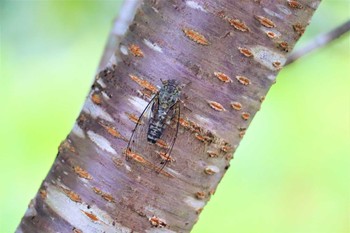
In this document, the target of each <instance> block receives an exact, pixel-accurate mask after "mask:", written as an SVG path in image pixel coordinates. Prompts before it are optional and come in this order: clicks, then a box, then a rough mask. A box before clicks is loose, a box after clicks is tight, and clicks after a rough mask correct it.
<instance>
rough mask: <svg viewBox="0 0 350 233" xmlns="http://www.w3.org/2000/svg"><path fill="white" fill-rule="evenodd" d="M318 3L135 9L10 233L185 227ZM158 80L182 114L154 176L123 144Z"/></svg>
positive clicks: (147, 162)
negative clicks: (176, 98) (177, 90)
mask: <svg viewBox="0 0 350 233" xmlns="http://www.w3.org/2000/svg"><path fill="white" fill-rule="evenodd" d="M319 2H320V1H319V0H300V1H294V0H288V1H286V0H254V1H253V0H249V1H247V0H235V1H233V0H217V1H204V0H196V1H189V0H188V1H182V0H171V1H158V0H145V1H144V2H143V3H141V4H140V6H139V8H138V10H137V13H136V16H135V18H134V20H133V22H132V23H131V25H130V27H129V29H128V31H127V33H126V34H125V37H124V38H123V39H122V40H121V42H120V45H119V46H118V47H117V49H116V51H114V55H113V56H112V58H111V59H110V60H109V63H108V65H107V66H106V67H105V68H104V69H101V71H100V72H99V74H98V75H97V76H96V79H95V81H94V83H93V85H92V88H91V91H90V93H89V95H88V97H87V99H86V101H85V104H84V106H83V109H82V111H81V113H80V115H79V117H78V118H77V121H76V124H75V126H74V127H73V129H72V131H71V132H70V133H69V135H68V136H67V138H66V139H65V140H64V141H63V142H62V144H61V145H60V147H59V151H58V154H57V158H56V160H55V162H54V164H53V166H52V168H51V170H50V171H49V173H48V175H47V177H46V178H45V180H44V181H43V183H42V185H41V187H40V189H39V191H38V193H37V195H36V197H35V198H34V199H33V200H32V201H31V202H30V204H29V208H28V210H27V212H26V213H25V215H24V217H23V219H22V221H21V223H20V225H19V226H18V229H17V232H37V233H40V232H45V233H47V232H75V233H78V232H84V233H86V232H190V231H191V229H192V227H193V225H194V224H195V223H196V222H197V220H198V217H199V214H200V213H201V211H202V209H203V207H204V206H205V204H206V203H207V202H208V201H209V200H210V197H211V195H213V194H214V193H215V190H216V188H217V185H218V183H219V182H220V180H221V179H222V177H223V175H224V174H225V172H226V171H227V169H228V168H229V164H230V160H231V159H232V158H233V153H234V151H235V149H236V148H237V146H238V145H239V142H240V141H241V139H242V138H243V136H244V134H245V131H246V130H247V128H248V125H249V123H250V122H251V120H252V118H253V117H254V115H255V114H256V112H257V111H258V110H259V109H260V105H261V103H262V102H263V100H264V98H265V95H266V93H267V91H268V90H269V88H270V87H271V85H272V84H273V83H274V82H275V77H276V75H277V73H278V71H279V70H280V69H281V68H282V67H283V65H284V63H285V61H286V59H287V56H288V54H289V52H290V51H291V49H292V48H293V46H294V44H295V43H296V41H297V40H298V39H299V37H300V36H301V35H302V34H303V32H304V30H305V27H306V26H307V24H308V22H309V20H310V18H311V16H312V14H313V13H314V11H315V9H316V8H317V6H318V4H319ZM169 79H175V80H177V82H178V83H180V85H181V87H182V89H181V96H180V99H181V102H180V103H179V104H180V106H181V114H180V118H176V119H172V120H173V121H175V123H176V124H179V128H178V130H177V131H176V133H177V138H176V141H175V145H174V148H173V150H172V152H171V154H170V157H171V158H170V157H169V158H168V159H169V162H168V163H167V165H166V166H164V168H163V169H162V170H160V169H157V168H158V164H156V163H155V162H154V161H153V160H152V159H151V158H149V157H146V156H143V153H134V152H133V151H130V150H127V145H128V141H129V138H130V136H131V134H132V131H133V129H134V128H135V125H136V124H139V127H146V126H144V125H142V124H143V122H140V121H138V118H139V116H140V115H141V113H142V111H143V109H144V108H145V107H146V106H147V103H148V102H149V101H150V100H151V98H152V96H154V95H157V92H158V91H159V89H160V87H161V86H162V81H161V80H169ZM87 81H88V80H87ZM169 127H170V126H169ZM141 136H142V135H141ZM144 137H145V138H146V137H147V135H146V134H145V135H144ZM135 143H139V144H138V146H139V147H140V148H141V151H142V150H143V152H145V153H149V151H147V150H149V145H147V143H144V145H143V144H142V143H140V142H138V141H136V142H135ZM164 143H166V142H159V143H158V142H157V145H158V146H159V147H160V148H161V147H166V146H167V145H164ZM167 156H168V155H167ZM233 195H234V194H233Z"/></svg>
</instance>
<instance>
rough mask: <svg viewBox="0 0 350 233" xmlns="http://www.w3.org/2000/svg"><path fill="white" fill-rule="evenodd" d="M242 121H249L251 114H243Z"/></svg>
mask: <svg viewBox="0 0 350 233" xmlns="http://www.w3.org/2000/svg"><path fill="white" fill-rule="evenodd" d="M241 116H242V119H243V120H245V121H246V120H248V119H249V118H250V113H248V112H242V115H241Z"/></svg>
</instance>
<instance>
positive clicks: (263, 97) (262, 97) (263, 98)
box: [259, 95, 265, 103]
mask: <svg viewBox="0 0 350 233" xmlns="http://www.w3.org/2000/svg"><path fill="white" fill-rule="evenodd" d="M259 100H260V102H261V103H262V102H264V100H265V96H264V95H263V96H261V97H260V99H259Z"/></svg>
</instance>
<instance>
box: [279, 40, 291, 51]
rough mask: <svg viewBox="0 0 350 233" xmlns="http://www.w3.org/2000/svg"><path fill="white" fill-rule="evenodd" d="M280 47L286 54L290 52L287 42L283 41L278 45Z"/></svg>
mask: <svg viewBox="0 0 350 233" xmlns="http://www.w3.org/2000/svg"><path fill="white" fill-rule="evenodd" d="M278 47H279V48H280V49H282V50H283V51H284V52H289V45H288V43H287V42H285V41H282V42H280V43H279V44H278Z"/></svg>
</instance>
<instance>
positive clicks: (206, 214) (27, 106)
mask: <svg viewBox="0 0 350 233" xmlns="http://www.w3.org/2000/svg"><path fill="white" fill-rule="evenodd" d="M121 3H122V2H121V1H120V0H119V1H106V0H99V1H97V0H95V1H92V0H89V1H82V0H74V1H66V0H54V1H45V0H41V1H39V0H38V1H34V0H27V1H25V0H23V1H19V0H12V1H11V0H5V1H4V0H1V1H0V36H1V37H0V49H1V60H0V68H1V70H0V100H1V106H2V107H1V110H0V233H8V232H14V230H15V228H16V226H17V224H18V223H19V221H20V219H21V217H22V216H23V214H24V212H25V210H26V208H27V205H28V203H29V201H30V199H31V198H32V197H33V196H34V195H35V193H36V192H37V189H38V187H39V185H40V183H41V181H42V180H43V179H44V177H45V176H46V174H47V172H48V171H49V169H50V166H51V164H52V163H53V161H54V159H55V156H56V153H57V147H58V145H59V143H60V142H61V141H62V140H63V139H64V138H65V136H66V135H67V133H68V132H69V131H70V129H71V127H72V125H73V123H74V121H75V118H76V117H77V116H78V113H79V112H80V109H81V106H82V104H83V101H84V98H85V96H86V95H87V93H88V90H89V87H90V84H91V81H92V79H93V76H94V74H95V71H96V68H97V65H98V63H99V59H100V57H101V54H102V51H103V48H104V45H105V42H106V40H107V36H108V33H109V30H110V26H111V23H112V20H113V18H114V17H115V16H116V15H117V12H118V9H119V8H120V5H121ZM349 18H350V1H347V0H340V1H332V0H324V1H323V2H322V3H321V6H320V8H319V10H318V11H317V12H316V14H315V16H314V18H313V20H312V22H311V24H310V26H309V27H308V29H307V32H306V33H305V35H304V37H303V38H302V40H301V41H300V42H299V43H298V47H302V46H303V44H305V43H307V42H308V41H310V40H312V38H314V37H315V35H318V34H320V33H322V32H326V31H328V30H330V29H332V28H334V27H335V26H337V25H339V24H341V23H343V22H345V21H346V20H348V19H349ZM349 155H350V38H349V35H346V36H343V37H342V38H341V39H338V40H337V41H335V42H333V43H331V44H329V45H327V46H326V47H325V48H322V49H320V50H318V51H316V52H313V53H312V54H310V55H307V56H305V57H303V58H302V59H300V60H298V61H297V62H295V63H293V64H292V65H289V66H288V67H286V68H285V69H283V70H282V72H281V73H280V74H279V76H278V78H277V84H275V85H274V86H273V87H272V88H271V90H270V93H269V95H268V96H267V98H266V101H265V102H264V104H263V106H262V109H261V111H260V112H259V113H258V114H257V116H256V117H255V119H254V120H253V122H252V124H251V126H250V128H249V130H248V132H247V134H246V136H245V138H244V140H243V141H242V143H241V145H240V147H239V148H238V150H237V152H236V153H235V159H234V160H233V161H232V162H231V168H230V169H229V171H228V172H227V175H226V176H225V178H224V179H223V181H222V182H221V184H220V186H219V188H218V190H217V192H216V194H215V195H214V196H213V197H212V200H211V201H210V202H209V204H208V205H207V207H206V208H205V210H204V211H203V213H202V214H201V216H200V220H199V222H198V223H197V224H196V226H195V228H194V231H193V232H195V233H217V232H220V233H221V232H222V233H226V232H239V233H253V232H259V233H271V232H283V233H289V232H290V233H296V232H298V233H345V232H350V230H349V224H350V223H349V220H350V219H349V216H350V211H349V183H350V182H349V181H350V175H349V170H350V166H349V165H350V160H349Z"/></svg>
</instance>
